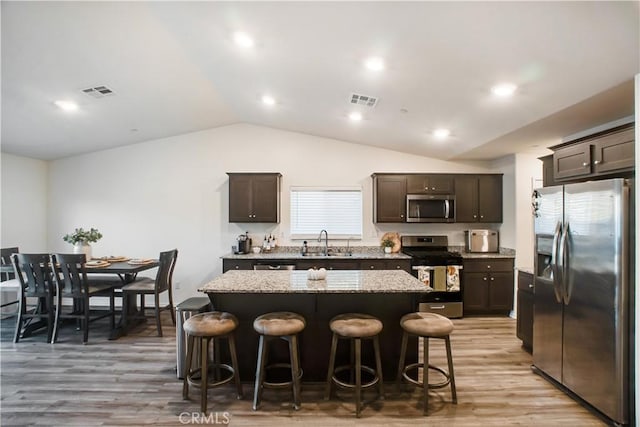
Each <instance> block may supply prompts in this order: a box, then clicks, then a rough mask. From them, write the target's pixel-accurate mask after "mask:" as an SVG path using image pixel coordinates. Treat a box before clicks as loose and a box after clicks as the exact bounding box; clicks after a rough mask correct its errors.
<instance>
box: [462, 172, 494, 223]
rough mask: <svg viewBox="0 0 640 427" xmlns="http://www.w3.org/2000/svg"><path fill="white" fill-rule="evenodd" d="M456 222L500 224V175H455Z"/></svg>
mask: <svg viewBox="0 0 640 427" xmlns="http://www.w3.org/2000/svg"><path fill="white" fill-rule="evenodd" d="M455 188H456V192H455V194H456V222H502V174H490V175H455Z"/></svg>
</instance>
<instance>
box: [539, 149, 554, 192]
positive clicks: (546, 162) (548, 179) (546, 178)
mask: <svg viewBox="0 0 640 427" xmlns="http://www.w3.org/2000/svg"><path fill="white" fill-rule="evenodd" d="M540 160H541V161H542V186H543V187H549V186H551V185H556V182H555V180H554V179H553V154H549V155H548V156H544V157H540Z"/></svg>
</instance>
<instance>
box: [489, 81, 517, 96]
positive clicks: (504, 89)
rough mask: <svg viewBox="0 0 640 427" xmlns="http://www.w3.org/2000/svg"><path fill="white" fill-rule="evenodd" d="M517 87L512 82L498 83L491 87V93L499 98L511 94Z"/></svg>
mask: <svg viewBox="0 0 640 427" xmlns="http://www.w3.org/2000/svg"><path fill="white" fill-rule="evenodd" d="M517 88H518V87H517V86H516V85H514V84H513V83H500V84H497V85H495V86H493V87H492V88H491V93H493V94H494V95H495V96H498V97H500V98H507V97H509V96H511V95H513V93H514V92H515V91H516V89H517Z"/></svg>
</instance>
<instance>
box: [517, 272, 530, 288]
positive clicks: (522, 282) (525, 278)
mask: <svg viewBox="0 0 640 427" xmlns="http://www.w3.org/2000/svg"><path fill="white" fill-rule="evenodd" d="M518 290H520V291H523V292H530V293H533V274H529V273H526V272H524V271H518Z"/></svg>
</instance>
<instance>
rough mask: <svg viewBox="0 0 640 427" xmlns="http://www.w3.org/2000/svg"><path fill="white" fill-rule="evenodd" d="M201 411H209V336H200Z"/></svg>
mask: <svg viewBox="0 0 640 427" xmlns="http://www.w3.org/2000/svg"><path fill="white" fill-rule="evenodd" d="M200 347H201V348H200V350H201V355H200V361H201V368H200V378H201V379H200V411H202V413H205V412H207V385H208V381H209V380H208V378H207V376H208V373H209V372H208V371H209V366H208V363H209V360H208V359H209V354H208V352H209V338H206V337H201V338H200Z"/></svg>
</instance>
